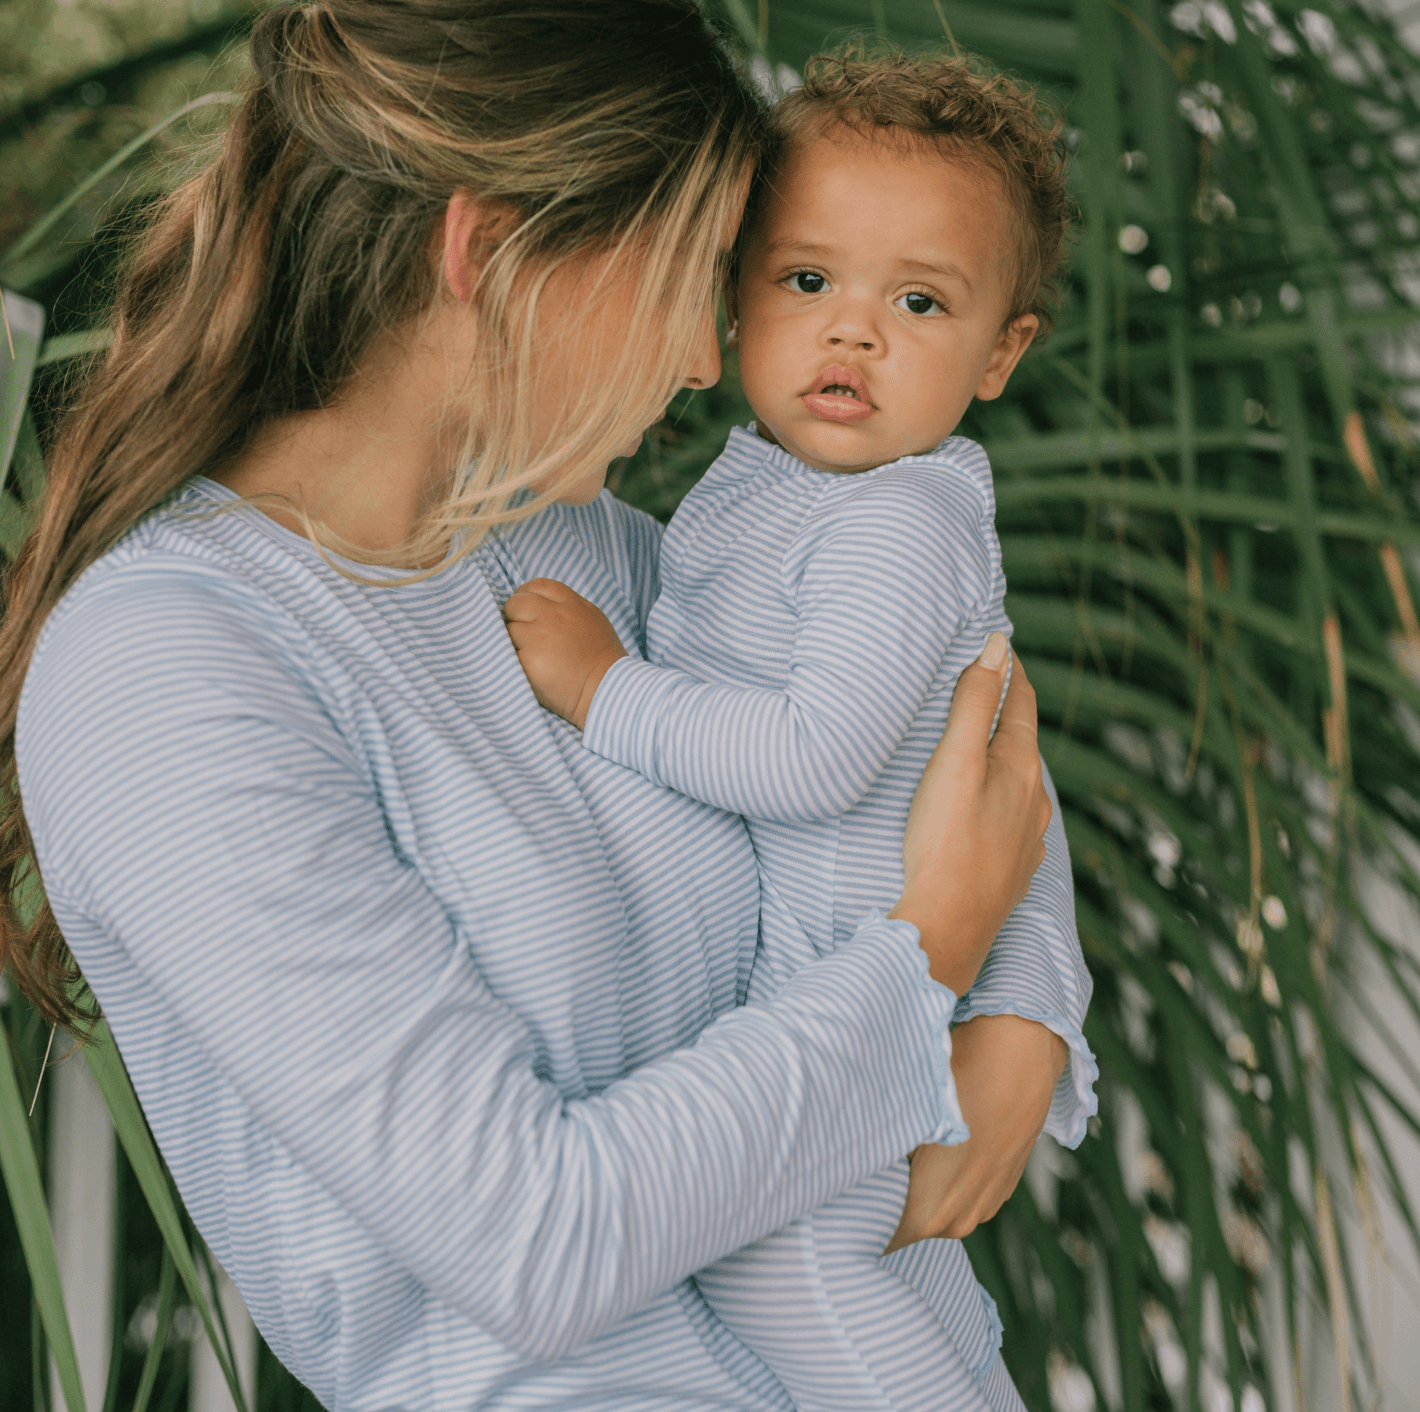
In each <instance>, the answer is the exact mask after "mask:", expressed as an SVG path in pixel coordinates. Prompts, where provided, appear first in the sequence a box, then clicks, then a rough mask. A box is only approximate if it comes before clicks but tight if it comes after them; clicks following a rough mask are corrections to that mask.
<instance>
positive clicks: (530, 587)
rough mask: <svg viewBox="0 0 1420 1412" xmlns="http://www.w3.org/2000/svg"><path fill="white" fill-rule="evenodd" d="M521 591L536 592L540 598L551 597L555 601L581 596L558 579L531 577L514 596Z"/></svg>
mask: <svg viewBox="0 0 1420 1412" xmlns="http://www.w3.org/2000/svg"><path fill="white" fill-rule="evenodd" d="M520 593H535V594H536V595H537V596H538V597H539V598H547V599H550V600H551V601H552V602H553V603H566V602H567V601H568V600H569V599H572V598H579V597H581V595H580V594H579V593H578V592H577V591H576V590H575V589H571V588H568V587H567V585H566V584H565V583H559V582H558V581H557V580H556V579H529V580H528V581H527V582H526V583H520V584H519V585H518V587H517V588H516V590H514V593H513V597H514V598H516V597H517V596H518V594H520ZM509 601H510V602H511V600H509Z"/></svg>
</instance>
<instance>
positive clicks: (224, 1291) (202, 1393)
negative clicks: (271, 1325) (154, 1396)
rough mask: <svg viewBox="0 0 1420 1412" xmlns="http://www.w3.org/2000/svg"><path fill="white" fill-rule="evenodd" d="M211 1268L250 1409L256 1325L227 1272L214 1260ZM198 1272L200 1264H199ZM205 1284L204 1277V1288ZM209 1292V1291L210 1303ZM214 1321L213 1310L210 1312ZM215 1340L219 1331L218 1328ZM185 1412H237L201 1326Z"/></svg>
mask: <svg viewBox="0 0 1420 1412" xmlns="http://www.w3.org/2000/svg"><path fill="white" fill-rule="evenodd" d="M212 1267H213V1269H214V1270H216V1272H217V1298H218V1300H219V1301H220V1303H221V1306H222V1313H223V1314H224V1315H225V1316H226V1319H227V1328H228V1330H229V1331H230V1333H231V1335H232V1351H233V1353H234V1354H235V1355H236V1360H237V1367H236V1372H237V1382H238V1383H239V1384H240V1385H241V1389H242V1395H243V1396H244V1397H245V1398H246V1400H247V1406H248V1408H250V1406H251V1405H252V1403H253V1401H254V1400H255V1394H256V1325H255V1324H253V1323H252V1321H251V1315H250V1314H248V1313H247V1307H246V1305H245V1304H243V1303H242V1297H241V1295H240V1294H238V1293H237V1287H236V1285H234V1284H233V1283H232V1282H231V1280H229V1279H228V1278H227V1272H226V1271H225V1270H224V1269H223V1268H222V1267H221V1266H220V1265H219V1264H218V1263H217V1262H216V1260H213V1262H212ZM198 1268H199V1270H201V1268H202V1267H201V1262H199V1264H198ZM206 1283H207V1281H206V1278H205V1273H204V1278H203V1284H204V1285H205V1284H206ZM211 1297H212V1296H211V1291H210V1290H209V1291H208V1298H209V1299H210V1298H211ZM213 1314H214V1318H215V1314H216V1310H215V1309H214V1310H213ZM217 1333H218V1337H219V1338H220V1337H221V1328H220V1326H219V1327H218V1331H217ZM187 1406H188V1412H237V1404H236V1402H235V1401H234V1400H233V1398H232V1390H231V1389H230V1388H229V1387H228V1386H227V1380H226V1378H224V1377H223V1376H222V1367H221V1364H219V1363H218V1362H217V1355H216V1354H215V1353H213V1352H212V1345H211V1343H209V1342H208V1339H207V1331H206V1330H205V1329H203V1328H202V1327H201V1326H200V1325H199V1327H198V1331H197V1333H196V1334H195V1335H194V1336H193V1343H192V1381H191V1383H190V1384H189V1385H188V1398H187Z"/></svg>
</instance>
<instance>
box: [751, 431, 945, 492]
mask: <svg viewBox="0 0 1420 1412" xmlns="http://www.w3.org/2000/svg"><path fill="white" fill-rule="evenodd" d="M755 426H756V423H755V422H750V423H749V425H748V426H743V427H739V426H737V427H732V428H731V429H730V439H731V440H734V439H735V438H736V437H738V436H744V437H748V438H749V439H750V441H752V442H753V443H754V445H755V446H756V447H757V448H759V450H760V453H761V455H762V456H763V457H764V461H765V464H767V465H773V466H777V467H778V468H779V469H780V470H784V471H790V472H793V473H794V474H795V475H805V476H812V477H818V478H821V479H823V480H825V481H828V482H829V483H831V484H832V483H837V482H842V483H844V484H852V483H854V482H855V481H862V480H866V479H867V478H868V477H870V476H876V475H877V474H878V472H879V471H889V470H892V469H893V467H895V466H901V465H904V464H907V463H910V462H913V461H926V460H930V459H931V458H932V457H933V456H937V455H939V454H940V453H941V451H942V449H943V448H944V447H945V446H946V445H947V443H948V442H952V441H955V440H957V436H956V433H955V432H954V433H953V434H952V435H951V436H949V437H947V438H946V439H945V440H944V441H942V442H941V443H940V444H939V445H937V446H934V447H933V448H932V449H931V450H930V451H920V452H915V453H913V454H911V455H907V456H899V457H898V458H897V460H895V461H884V462H883V463H882V465H881V466H871V467H869V468H868V469H867V470H866V471H821V470H819V468H818V467H817V466H811V465H809V464H808V462H807V461H801V460H799V458H798V457H797V456H795V455H794V454H793V452H791V451H786V450H785V449H784V448H783V447H782V446H780V445H779V444H778V442H774V441H767V440H765V438H764V437H762V436H760V434H759V432H758V431H756V430H754V427H755Z"/></svg>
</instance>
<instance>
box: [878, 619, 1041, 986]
mask: <svg viewBox="0 0 1420 1412" xmlns="http://www.w3.org/2000/svg"><path fill="white" fill-rule="evenodd" d="M1008 659H1009V652H1008V649H1007V644H1006V638H1005V635H1004V634H1002V633H999V632H993V633H992V634H991V636H990V637H989V638H988V639H987V641H986V646H985V648H984V649H983V650H982V653H981V656H980V657H979V658H978V659H977V660H976V662H975V663H973V664H972V665H971V666H970V667H968V668H967V669H966V670H965V671H964V672H963V673H962V674H961V677H960V678H959V679H958V681H957V687H956V692H955V694H954V696H953V698H952V711H951V715H950V716H949V717H948V719H947V728H946V730H945V731H944V732H943V734H942V739H941V742H940V743H939V744H938V746H937V748H936V750H935V751H934V752H933V754H932V758H931V759H930V760H929V761H928V762H927V768H926V769H925V770H924V771H923V772H922V782H921V783H920V784H919V785H918V786H917V793H916V795H914V796H913V800H912V808H911V811H910V812H909V814H908V817H907V833H906V836H905V837H904V838H903V841H902V859H903V873H904V880H903V888H902V896H901V898H900V899H899V900H898V903H897V906H895V907H894V908H893V909H892V912H891V913H890V914H889V915H890V916H893V917H900V918H902V919H903V920H904V921H908V922H911V923H912V924H913V925H914V926H915V927H916V928H917V931H918V934H919V936H920V937H921V944H922V949H923V950H924V951H925V952H926V953H927V963H928V967H929V969H930V970H931V973H932V976H933V978H934V979H936V980H938V981H940V982H941V983H942V984H943V985H946V986H950V987H951V989H952V990H954V991H955V992H956V993H957V994H958V995H964V994H965V993H966V992H967V991H968V990H969V989H970V988H971V984H972V982H973V981H974V980H975V979H976V973H977V972H978V971H979V970H980V969H981V963H982V962H983V961H985V959H986V953H987V952H988V951H989V950H990V949H991V943H992V942H993V941H994V940H995V939H996V933H997V932H999V931H1000V930H1001V926H1002V924H1003V923H1004V922H1005V920H1006V918H1007V917H1008V916H1009V915H1010V913H1011V910H1012V909H1013V908H1014V907H1015V905H1016V903H1017V902H1019V901H1020V900H1021V898H1023V897H1024V896H1025V895H1026V893H1027V892H1028V891H1029V889H1030V883H1031V878H1032V877H1033V876H1034V875H1035V870H1036V869H1037V868H1038V867H1039V866H1040V862H1041V859H1042V858H1044V857H1045V841H1044V840H1045V830H1046V826H1047V825H1048V824H1049V823H1050V798H1049V796H1048V795H1047V794H1046V792H1045V785H1044V783H1043V781H1042V778H1041V768H1040V752H1039V749H1038V748H1037V745H1036V719H1035V692H1034V691H1032V690H1031V685H1030V683H1029V682H1028V681H1027V680H1026V674H1025V672H1024V671H1023V670H1022V669H1021V664H1020V662H1019V660H1017V662H1016V668H1015V671H1014V672H1012V674H1011V685H1010V688H1009V689H1008V690H1007V692H1006V699H1005V701H1004V703H1002V705H1001V718H1000V721H999V723H998V725H997V727H996V735H995V737H994V738H992V737H991V722H992V719H993V718H994V717H995V715H996V706H997V703H998V702H1000V701H1001V683H1002V680H1003V678H1004V676H1005V672H1006V663H1007V661H1008ZM988 742H989V743H988Z"/></svg>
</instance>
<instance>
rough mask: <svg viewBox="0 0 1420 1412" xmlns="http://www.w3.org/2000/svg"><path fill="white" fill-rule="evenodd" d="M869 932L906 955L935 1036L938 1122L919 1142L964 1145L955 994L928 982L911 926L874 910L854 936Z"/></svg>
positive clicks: (918, 938) (919, 939) (928, 974)
mask: <svg viewBox="0 0 1420 1412" xmlns="http://www.w3.org/2000/svg"><path fill="white" fill-rule="evenodd" d="M869 928H881V929H882V931H883V932H884V933H885V934H886V935H887V936H889V937H891V938H892V939H893V941H895V942H896V943H897V944H898V945H899V946H901V947H903V948H905V949H906V950H907V952H908V954H909V955H910V958H911V964H912V974H913V976H914V977H915V978H916V980H917V984H918V986H919V988H920V991H921V995H922V1001H923V1005H924V1008H925V1009H926V1012H927V1014H928V1017H929V1021H928V1022H929V1024H930V1025H931V1026H932V1028H933V1030H934V1032H935V1036H936V1043H935V1045H934V1046H933V1051H934V1069H935V1079H936V1088H937V1094H938V1099H939V1107H940V1112H941V1121H940V1123H939V1124H938V1127H937V1130H936V1131H935V1132H934V1133H932V1134H931V1135H930V1136H928V1137H925V1138H923V1141H924V1142H935V1143H940V1144H941V1145H942V1146H943V1147H954V1146H955V1145H956V1144H957V1143H959V1142H965V1141H966V1140H967V1138H968V1137H970V1135H971V1134H970V1133H969V1132H968V1130H967V1126H966V1119H965V1118H964V1117H963V1116H962V1111H961V1100H960V1099H959V1098H958V1097H957V1085H956V1079H955V1078H954V1077H953V1076H952V1021H953V1018H954V1017H955V1016H956V1013H957V1006H958V1001H957V996H956V992H955V991H953V990H952V989H951V987H950V986H945V985H943V984H942V983H941V982H940V981H935V980H933V979H932V974H931V972H930V971H929V970H928V968H927V953H926V952H925V951H923V949H922V937H921V935H920V933H919V932H918V930H917V928H916V927H914V926H913V925H912V923H911V922H905V921H903V920H901V919H900V918H897V917H893V918H888V917H886V916H884V915H883V913H881V912H879V911H877V910H874V911H872V912H869V913H868V914H867V916H865V917H864V918H863V920H862V921H861V922H860V923H859V924H858V930H857V933H856V934H855V936H859V937H860V936H862V935H863V933H864V932H865V931H867V930H868V929H869ZM849 944H850V945H851V943H849Z"/></svg>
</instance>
